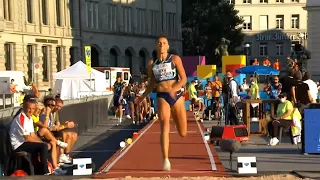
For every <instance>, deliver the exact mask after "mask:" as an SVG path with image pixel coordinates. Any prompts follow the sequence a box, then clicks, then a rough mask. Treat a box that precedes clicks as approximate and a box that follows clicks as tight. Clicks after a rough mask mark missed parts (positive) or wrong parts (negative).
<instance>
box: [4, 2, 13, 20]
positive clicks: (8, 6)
mask: <svg viewBox="0 0 320 180" xmlns="http://www.w3.org/2000/svg"><path fill="white" fill-rule="evenodd" d="M11 3H12V1H11V0H3V17H4V19H5V20H7V21H12V12H11V5H12V4H11Z"/></svg>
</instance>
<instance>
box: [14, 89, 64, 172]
mask: <svg viewBox="0 0 320 180" xmlns="http://www.w3.org/2000/svg"><path fill="white" fill-rule="evenodd" d="M36 104H37V100H36V97H34V96H31V95H27V96H25V98H24V101H23V107H22V110H21V111H20V112H19V113H18V114H16V116H15V117H14V119H13V121H12V123H11V125H10V140H11V145H12V148H13V150H14V151H15V152H21V151H24V152H27V153H30V154H31V155H32V157H33V159H38V156H39V155H40V158H39V164H40V167H41V174H44V175H49V174H50V173H49V169H48V156H49V151H54V149H55V146H56V144H55V143H53V142H50V143H46V142H43V141H42V140H41V139H40V138H39V137H38V136H37V135H36V133H35V132H34V126H33V120H32V115H33V114H34V111H35V109H36ZM53 173H54V174H57V175H62V174H65V173H66V172H65V171H63V170H62V169H60V168H58V167H56V168H55V170H54V172H53Z"/></svg>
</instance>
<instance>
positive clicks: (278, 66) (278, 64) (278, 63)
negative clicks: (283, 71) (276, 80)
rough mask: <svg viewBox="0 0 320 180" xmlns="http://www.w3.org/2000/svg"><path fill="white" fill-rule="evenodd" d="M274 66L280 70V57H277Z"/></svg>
mask: <svg viewBox="0 0 320 180" xmlns="http://www.w3.org/2000/svg"><path fill="white" fill-rule="evenodd" d="M273 68H274V69H276V70H278V71H280V62H279V59H276V61H275V62H274V63H273Z"/></svg>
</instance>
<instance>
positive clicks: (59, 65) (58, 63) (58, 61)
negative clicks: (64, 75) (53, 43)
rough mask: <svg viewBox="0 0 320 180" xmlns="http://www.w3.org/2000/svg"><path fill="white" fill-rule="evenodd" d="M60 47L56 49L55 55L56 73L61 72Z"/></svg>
mask: <svg viewBox="0 0 320 180" xmlns="http://www.w3.org/2000/svg"><path fill="white" fill-rule="evenodd" d="M61 49H62V48H61V47H56V55H57V72H59V71H61V70H62V58H61V55H62V53H61Z"/></svg>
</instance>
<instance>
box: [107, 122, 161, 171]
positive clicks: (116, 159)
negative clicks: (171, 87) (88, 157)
mask: <svg viewBox="0 0 320 180" xmlns="http://www.w3.org/2000/svg"><path fill="white" fill-rule="evenodd" d="M155 122H156V121H152V122H151V123H150V124H148V125H147V126H148V127H146V128H145V129H144V130H143V131H142V132H141V133H139V136H138V137H137V139H136V140H134V141H133V142H132V144H130V145H129V146H128V147H127V148H125V149H124V150H123V151H122V152H121V153H120V154H119V156H117V157H116V158H115V159H114V160H113V161H112V162H111V163H110V164H108V165H107V166H106V167H105V168H103V170H102V172H108V171H110V169H111V168H112V167H113V166H114V165H115V164H116V163H117V162H118V161H119V160H120V159H121V158H122V157H123V156H124V155H125V154H126V153H127V152H128V151H129V150H130V149H131V147H132V146H133V145H134V144H135V143H136V142H137V141H138V140H139V139H140V138H141V137H142V136H143V134H145V133H146V132H147V131H148V130H149V129H150V127H151V126H152V125H153V124H154V123H155Z"/></svg>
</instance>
